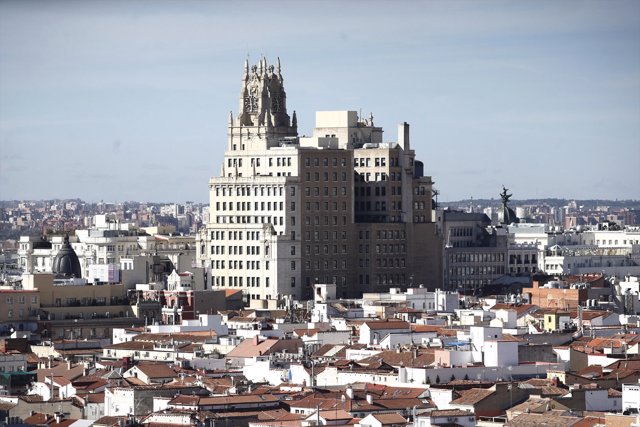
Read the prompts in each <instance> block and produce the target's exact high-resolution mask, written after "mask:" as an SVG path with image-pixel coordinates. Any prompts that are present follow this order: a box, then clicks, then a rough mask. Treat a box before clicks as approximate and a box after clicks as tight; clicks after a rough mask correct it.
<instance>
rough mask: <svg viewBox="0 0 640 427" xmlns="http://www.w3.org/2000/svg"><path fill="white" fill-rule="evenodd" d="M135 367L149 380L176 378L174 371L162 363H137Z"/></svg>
mask: <svg viewBox="0 0 640 427" xmlns="http://www.w3.org/2000/svg"><path fill="white" fill-rule="evenodd" d="M136 367H137V368H138V369H139V370H140V371H141V372H142V373H144V374H145V375H146V376H148V377H149V378H177V377H178V374H177V372H176V371H174V370H173V369H171V368H170V367H169V365H166V364H164V363H142V362H141V363H138V364H137V365H136Z"/></svg>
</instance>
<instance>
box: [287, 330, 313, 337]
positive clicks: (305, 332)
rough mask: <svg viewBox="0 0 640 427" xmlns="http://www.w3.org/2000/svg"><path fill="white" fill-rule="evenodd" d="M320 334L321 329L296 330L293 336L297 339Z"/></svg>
mask: <svg viewBox="0 0 640 427" xmlns="http://www.w3.org/2000/svg"><path fill="white" fill-rule="evenodd" d="M318 332H320V329H294V330H293V335H295V336H296V337H303V336H308V337H312V336H314V335H316V334H317V333H318Z"/></svg>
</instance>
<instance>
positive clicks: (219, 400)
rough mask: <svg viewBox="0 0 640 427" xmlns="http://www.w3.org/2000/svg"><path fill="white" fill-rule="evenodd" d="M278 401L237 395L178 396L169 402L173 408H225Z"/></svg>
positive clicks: (271, 398)
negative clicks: (226, 406) (227, 406)
mask: <svg viewBox="0 0 640 427" xmlns="http://www.w3.org/2000/svg"><path fill="white" fill-rule="evenodd" d="M278 401H279V399H278V398H277V397H276V396H273V395H271V394H261V395H254V394H238V395H231V396H185V395H179V396H177V397H175V398H174V399H173V400H171V401H169V405H173V406H225V405H239V404H243V403H275V402H278Z"/></svg>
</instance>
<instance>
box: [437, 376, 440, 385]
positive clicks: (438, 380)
mask: <svg viewBox="0 0 640 427" xmlns="http://www.w3.org/2000/svg"><path fill="white" fill-rule="evenodd" d="M436 384H440V375H436Z"/></svg>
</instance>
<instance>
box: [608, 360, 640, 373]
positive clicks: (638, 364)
mask: <svg viewBox="0 0 640 427" xmlns="http://www.w3.org/2000/svg"><path fill="white" fill-rule="evenodd" d="M605 368H606V369H607V370H612V371H617V370H624V371H626V370H634V371H640V359H629V360H618V361H616V362H613V363H612V364H610V365H607V366H605Z"/></svg>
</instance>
